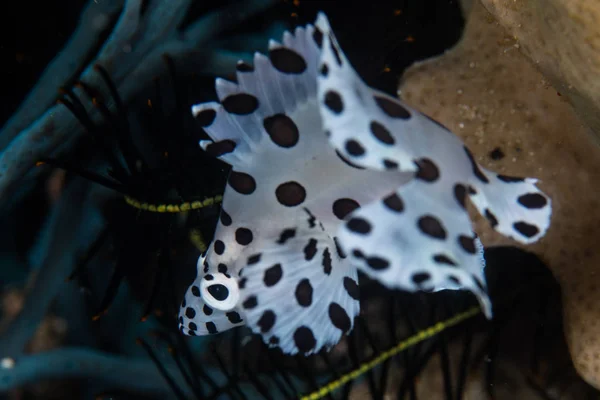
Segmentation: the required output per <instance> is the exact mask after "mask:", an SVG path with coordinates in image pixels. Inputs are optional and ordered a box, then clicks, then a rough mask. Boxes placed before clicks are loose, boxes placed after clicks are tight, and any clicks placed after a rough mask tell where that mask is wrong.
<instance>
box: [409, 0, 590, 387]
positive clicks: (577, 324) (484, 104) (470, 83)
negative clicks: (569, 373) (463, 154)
mask: <svg viewBox="0 0 600 400" xmlns="http://www.w3.org/2000/svg"><path fill="white" fill-rule="evenodd" d="M485 3H486V4H488V6H489V5H490V4H500V3H503V4H504V3H510V4H514V7H513V8H511V9H510V10H509V11H505V12H504V14H503V15H504V17H503V18H505V19H506V18H508V16H510V15H512V18H513V20H515V21H516V20H521V19H523V22H522V23H521V27H520V28H519V29H521V30H525V29H529V30H531V32H535V31H536V30H535V29H534V27H533V25H528V24H529V23H528V22H525V18H526V17H525V16H522V15H518V14H519V12H521V11H519V10H520V7H525V5H524V4H523V3H536V4H537V3H543V4H544V5H548V8H549V9H548V10H545V11H544V12H547V13H551V15H554V16H555V20H550V21H545V22H544V23H546V24H559V22H556V18H558V15H556V13H557V12H558V11H559V10H561V8H560V7H559V3H561V2H560V1H558V0H539V2H538V1H536V0H531V1H518V2H513V1H512V0H511V1H510V2H508V1H500V0H498V1H485ZM565 3H566V2H565ZM583 3H584V2H583V1H579V0H577V1H572V4H571V5H570V6H568V7H567V6H562V7H563V8H562V10H563V11H562V12H565V13H567V14H568V15H569V16H570V21H571V22H569V23H567V22H564V23H560V24H559V26H561V27H564V29H567V27H570V29H571V31H569V32H571V33H569V34H570V35H580V36H575V37H580V40H581V41H583V42H585V43H587V45H586V46H588V47H586V49H587V50H585V51H584V50H577V51H576V50H574V49H573V48H572V47H571V49H570V50H569V49H568V48H567V49H565V47H561V46H562V45H563V43H565V46H566V42H569V41H572V40H574V39H573V37H574V36H571V39H570V40H569V39H567V38H566V37H563V38H559V39H555V38H554V35H558V36H560V35H559V32H560V31H559V30H558V29H557V31H556V32H553V33H552V36H549V37H548V38H547V39H546V40H544V42H543V46H542V49H543V50H540V49H538V50H535V49H534V48H533V47H532V46H530V45H529V41H527V42H523V41H517V40H516V39H515V38H514V36H513V34H511V33H509V32H507V31H506V30H505V29H504V28H503V27H502V26H501V25H500V24H499V23H498V22H497V21H496V19H495V18H494V17H493V16H492V15H491V14H489V13H488V12H487V11H486V10H485V9H484V8H483V6H482V5H481V4H480V3H479V2H475V3H474V4H473V6H472V10H471V12H470V15H469V18H468V22H467V26H466V28H465V33H464V37H463V39H462V40H461V42H460V43H459V44H458V45H457V46H456V47H455V48H454V49H452V50H450V51H448V52H447V53H446V54H444V55H442V56H440V57H438V58H435V59H432V60H428V61H426V62H423V63H419V64H416V65H414V66H413V67H411V68H410V69H409V70H408V71H407V72H406V73H405V75H404V77H403V82H402V83H401V88H400V90H399V93H400V97H401V98H402V99H403V100H405V101H407V102H408V103H410V104H411V105H413V106H414V107H416V108H417V109H419V110H421V111H423V112H424V113H426V114H428V115H430V116H431V117H433V118H435V119H437V120H438V121H440V122H441V123H443V124H445V125H446V126H448V127H449V128H450V129H451V130H452V131H453V132H455V133H456V134H458V135H459V136H461V137H462V138H463V139H464V140H465V142H466V144H467V145H468V146H469V147H470V148H471V150H472V151H473V152H474V153H475V154H476V155H477V158H478V161H480V162H481V163H482V164H483V165H485V166H487V167H489V168H490V169H492V170H494V171H497V172H500V173H504V174H508V175H516V176H531V177H536V178H539V179H540V181H541V182H540V185H539V186H540V188H541V189H542V190H543V191H544V192H545V193H547V194H549V195H550V197H551V198H552V199H553V206H554V214H553V217H552V225H551V227H550V230H549V232H548V234H547V236H546V237H545V238H543V239H542V240H541V241H540V242H538V243H536V244H535V245H533V246H528V247H527V250H530V251H533V252H535V253H536V254H538V255H539V256H540V257H541V258H542V259H543V260H544V261H545V262H546V264H548V265H549V266H550V268H551V270H552V272H553V274H554V276H555V277H556V278H557V280H558V281H559V282H560V284H561V287H562V294H563V310H564V311H563V316H564V323H565V335H566V340H567V344H568V346H569V350H570V352H571V356H572V359H573V362H574V364H575V367H576V368H577V370H578V372H579V373H580V374H581V376H582V377H583V378H584V379H586V380H587V381H588V382H589V383H590V384H592V385H594V386H595V387H596V388H600V290H599V288H600V250H599V249H598V248H597V243H598V242H599V239H600V228H599V226H598V225H599V221H600V196H599V193H600V147H599V146H598V145H597V137H595V136H594V135H593V134H591V133H592V132H593V131H592V129H590V128H589V127H587V126H586V125H585V124H584V123H583V121H585V122H586V123H588V124H589V125H590V126H592V128H593V129H596V133H600V130H599V129H597V128H598V127H600V124H598V122H599V121H597V120H596V119H595V118H598V116H600V113H596V114H595V115H592V114H594V112H593V111H592V113H591V114H590V113H589V110H595V109H597V108H598V107H597V105H598V104H600V86H598V85H600V80H598V77H599V76H600V69H599V68H600V52H598V53H597V54H596V55H595V56H596V58H595V61H593V60H592V58H593V56H592V55H591V53H589V52H588V50H590V49H592V48H593V47H594V46H596V44H597V46H598V47H596V48H600V39H598V38H597V37H589V38H587V39H585V38H582V36H581V35H583V33H582V31H581V29H583V28H577V27H573V26H572V25H571V24H572V23H574V22H573V21H580V23H582V24H584V25H586V26H587V25H589V24H590V23H591V22H590V21H592V20H590V18H592V17H591V16H579V17H577V16H576V14H575V11H576V10H577V8H576V7H575V4H579V5H580V6H581V7H583ZM589 3H590V4H591V3H592V2H589ZM550 4H552V6H550ZM599 4H600V3H599ZM590 7H591V6H590ZM592 8H593V7H592ZM497 10H499V8H498V9H497ZM528 10H530V11H529V12H530V13H533V14H531V15H533V16H535V18H537V19H539V18H542V16H541V14H536V13H534V10H537V9H536V8H533V6H531V8H528ZM590 10H591V9H590ZM498 12H500V11H498ZM540 12H541V11H540ZM559 14H560V13H559ZM553 21H554V22H553ZM595 27H596V28H598V27H600V21H598V23H596V25H595ZM548 29H550V27H547V28H546V29H545V30H548ZM545 30H540V32H544V31H545ZM538 38H539V37H538ZM594 38H596V39H598V40H596V39H594ZM554 40H558V42H556V43H554ZM523 46H526V47H527V50H526V53H529V54H530V55H531V57H533V58H534V59H535V58H536V57H537V56H536V55H537V54H547V55H553V54H555V53H556V54H557V56H556V60H555V61H554V62H553V61H552V60H548V61H543V62H542V61H540V62H539V63H538V68H539V70H538V68H536V67H535V66H534V65H533V64H532V63H531V62H530V60H529V59H528V58H527V57H526V56H525V55H523V54H522V53H521V50H522V47H523ZM566 47H568V46H566ZM561 49H563V50H561ZM584 54H588V59H589V62H590V65H589V66H588V65H583V64H584V60H585V57H586V56H584ZM550 58H552V57H550ZM540 59H541V57H540ZM564 63H572V64H573V65H574V66H576V67H577V68H578V69H577V70H566V69H563V68H562V66H563V65H564ZM552 68H555V69H556V70H560V71H562V72H561V74H563V75H564V77H562V76H559V75H558V74H554V75H552V74H550V75H549V77H548V78H546V77H545V76H544V75H542V73H540V70H542V71H545V70H553V69H552ZM594 68H595V69H594ZM594 70H595V71H597V72H596V80H595V81H594V82H591V80H588V81H587V82H585V78H584V77H585V76H586V75H585V74H588V75H587V76H588V78H589V77H590V76H589V74H591V73H592V71H594ZM576 71H584V72H585V73H582V72H576ZM576 78H577V80H576ZM562 80H564V82H572V85H573V86H572V88H570V89H569V88H568V86H564V85H565V84H560V86H557V88H558V90H557V89H556V88H555V87H553V86H552V84H554V83H555V82H559V81H562ZM576 84H581V85H582V86H581V88H580V89H578V86H576ZM567 85H568V84H567ZM594 88H595V89H594ZM571 103H572V104H573V105H574V106H575V107H579V111H578V113H577V114H576V113H575V112H574V111H573V107H571ZM580 103H581V104H585V105H582V106H580V105H579V104H580ZM476 230H477V231H478V232H479V233H480V234H481V237H482V240H483V242H484V244H485V245H488V246H489V245H498V244H511V245H514V243H512V242H511V241H510V240H508V239H506V238H503V237H501V236H500V235H498V234H496V233H495V232H493V231H492V230H491V229H490V228H489V227H488V226H487V223H486V222H485V221H483V219H482V218H479V217H478V218H477V224H476Z"/></svg>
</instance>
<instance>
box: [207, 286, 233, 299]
mask: <svg viewBox="0 0 600 400" xmlns="http://www.w3.org/2000/svg"><path fill="white" fill-rule="evenodd" d="M207 290H208V293H210V294H211V295H212V297H214V298H215V299H216V300H219V301H224V300H226V299H227V296H229V289H227V287H226V286H225V285H221V284H220V283H217V284H216V285H210V286H208V288H207Z"/></svg>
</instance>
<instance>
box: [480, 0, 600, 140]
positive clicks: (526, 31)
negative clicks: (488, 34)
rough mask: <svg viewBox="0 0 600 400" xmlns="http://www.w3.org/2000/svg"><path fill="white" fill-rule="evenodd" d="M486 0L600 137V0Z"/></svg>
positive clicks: (496, 15)
mask: <svg viewBox="0 0 600 400" xmlns="http://www.w3.org/2000/svg"><path fill="white" fill-rule="evenodd" d="M481 1H482V3H483V4H484V5H485V7H486V8H487V9H488V11H490V12H491V13H492V14H493V15H494V16H495V17H496V18H497V19H498V21H499V22H500V23H501V24H502V25H503V26H504V27H506V28H507V29H508V30H509V32H510V33H511V34H512V35H514V36H515V38H516V39H517V41H518V43H519V45H520V47H521V49H520V50H521V51H522V52H523V53H524V54H525V55H527V57H529V58H530V60H531V61H533V62H534V63H535V65H536V66H537V68H539V70H540V71H541V72H542V73H543V74H544V76H546V77H547V78H548V79H550V81H551V82H552V84H553V86H554V87H555V88H556V89H557V90H558V91H560V92H561V94H562V95H563V96H565V97H566V98H567V99H568V100H569V101H570V102H571V104H573V106H574V107H575V110H576V111H577V113H578V114H579V115H580V116H581V118H582V119H583V120H584V121H585V122H586V123H587V124H588V125H589V126H590V127H591V128H592V130H593V131H594V132H595V134H596V137H597V138H598V139H599V140H600V1H598V0H519V1H515V0H481Z"/></svg>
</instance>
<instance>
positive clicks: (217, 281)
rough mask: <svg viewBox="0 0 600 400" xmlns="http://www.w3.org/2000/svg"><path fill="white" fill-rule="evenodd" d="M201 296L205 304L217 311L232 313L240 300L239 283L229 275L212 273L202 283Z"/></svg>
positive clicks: (205, 276)
mask: <svg viewBox="0 0 600 400" xmlns="http://www.w3.org/2000/svg"><path fill="white" fill-rule="evenodd" d="M200 296H201V297H202V300H204V302H205V303H206V304H207V305H208V306H210V307H212V308H214V309H217V310H221V311H230V310H232V309H234V308H235V306H236V305H237V303H238V300H239V299H240V290H239V287H238V285H237V281H236V280H235V279H233V278H232V277H231V276H230V275H229V274H224V273H220V272H217V273H210V274H206V275H204V277H203V278H202V280H201V281H200Z"/></svg>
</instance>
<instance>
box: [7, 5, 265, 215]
mask: <svg viewBox="0 0 600 400" xmlns="http://www.w3.org/2000/svg"><path fill="white" fill-rule="evenodd" d="M274 2H275V1H274V0H253V1H248V2H245V3H244V5H243V6H240V5H239V4H238V3H235V2H234V3H232V4H230V5H228V6H225V7H222V8H218V9H217V10H215V11H212V12H209V13H206V14H204V15H202V17H201V18H199V19H197V20H194V21H191V22H190V21H187V19H186V17H187V16H188V9H189V8H190V7H191V4H192V3H193V1H191V0H175V1H168V2H164V1H163V2H153V3H152V4H151V6H148V7H144V4H145V2H144V1H142V0H127V1H125V2H124V4H123V2H122V1H107V2H104V1H103V2H96V1H90V4H89V6H88V7H87V9H86V11H85V12H84V14H83V17H82V21H81V23H80V27H79V28H78V29H77V30H76V31H75V34H74V36H73V37H72V38H71V39H70V41H69V43H68V44H67V46H66V47H65V48H64V49H63V51H62V52H61V53H60V54H59V55H58V56H57V57H56V59H55V60H53V61H52V63H51V64H50V65H49V66H48V68H47V69H46V71H45V73H44V74H43V76H42V77H41V79H40V81H39V82H38V83H37V85H36V87H35V88H34V89H33V90H32V91H31V93H30V94H29V95H28V97H27V99H26V100H25V102H24V103H23V104H22V106H21V107H20V108H19V110H18V111H17V113H15V115H14V116H13V117H12V118H11V119H10V120H9V121H8V122H7V123H6V124H5V126H4V127H3V129H2V131H0V138H1V139H0V148H2V153H0V202H2V203H7V202H8V201H14V199H11V193H12V192H14V190H15V187H16V185H22V181H21V179H22V178H23V177H24V176H26V175H27V174H28V173H29V172H30V170H31V169H32V168H33V167H34V166H35V164H36V162H37V161H38V160H39V159H40V158H42V157H45V156H48V155H49V154H55V155H60V154H64V153H65V152H66V151H67V150H68V149H69V148H71V147H72V146H73V144H74V140H76V139H77V138H78V137H79V136H80V135H81V133H83V128H82V127H81V125H80V124H79V123H78V121H77V120H76V118H75V117H74V116H73V115H72V113H71V112H70V111H69V110H68V109H67V108H66V107H65V106H64V105H62V104H57V105H52V102H53V101H54V99H55V98H56V95H57V90H58V89H59V88H60V87H61V86H62V85H65V84H66V83H67V82H66V81H67V80H76V79H79V80H81V81H82V82H85V83H86V84H87V85H89V86H91V87H97V88H101V87H102V77H101V76H100V74H99V73H98V71H97V70H96V69H95V68H94V66H95V65H96V64H99V65H102V66H103V67H104V68H105V69H106V70H107V72H108V73H109V74H110V76H111V77H112V79H113V80H114V82H115V85H116V87H117V88H118V90H119V93H120V95H121V96H122V98H123V101H124V102H125V104H127V103H128V102H129V101H130V100H131V99H132V98H133V96H134V95H135V94H136V93H137V92H138V91H139V90H140V89H141V88H143V87H145V86H148V85H150V84H151V82H152V79H153V78H154V77H155V76H156V75H158V73H159V72H160V71H161V69H162V68H163V67H164V62H163V59H162V56H163V55H164V54H168V55H169V56H170V57H172V58H173V59H174V60H175V61H178V60H182V59H185V60H186V63H185V65H186V66H187V67H188V68H191V69H194V70H195V72H196V73H214V72H216V71H218V73H220V74H223V73H224V72H225V73H226V72H227V71H232V70H233V68H234V67H235V63H236V62H237V61H238V60H239V59H246V60H247V59H249V58H250V55H249V54H247V53H240V52H235V51H230V50H228V49H226V48H221V47H220V46H219V45H220V44H221V43H220V42H217V41H216V40H215V38H216V37H217V36H218V35H219V34H220V33H222V32H223V31H225V30H227V29H228V28H231V27H235V26H236V24H237V23H239V22H241V21H243V20H245V19H247V18H249V17H251V16H252V15H255V14H257V13H259V12H261V11H264V10H265V9H266V8H268V7H269V6H271V5H272V4H273V3H274ZM98 3H99V4H98ZM121 5H122V10H121V9H120V7H119V6H121ZM119 11H120V13H119ZM114 14H117V15H118V20H117V22H116V23H115V25H114V28H113V29H112V31H109V32H110V34H109V36H108V38H107V39H106V42H105V43H102V42H100V43H98V41H99V40H103V39H104V35H102V34H101V33H102V31H103V30H105V29H106V27H107V25H109V24H110V20H111V15H114ZM251 39H252V36H250V40H251ZM234 40H235V39H232V38H229V43H231V42H232V41H234ZM243 40H248V38H244V39H243ZM243 40H242V39H240V38H238V42H239V41H243ZM224 43H227V42H224ZM100 45H101V48H100V51H99V52H98V54H97V55H94V54H91V56H92V57H91V58H92V62H91V63H89V64H88V63H87V62H88V60H89V58H88V57H90V54H89V53H90V52H92V51H93V49H95V48H97V47H98V46H100ZM200 49H202V51H199V50H200ZM82 70H83V72H82V73H81V75H78V72H79V71H82ZM75 92H76V93H79V94H81V93H82V92H81V89H76V90H75ZM107 106H108V107H109V109H111V110H113V111H114V109H115V104H114V102H113V103H109V104H107ZM87 111H88V112H89V113H90V116H91V118H92V119H94V120H96V121H97V120H98V119H99V118H100V113H99V112H98V111H97V110H96V109H94V107H93V106H91V105H90V106H88V109H87ZM36 172H37V171H36V170H34V171H33V174H34V175H36ZM11 190H12V192H11Z"/></svg>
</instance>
